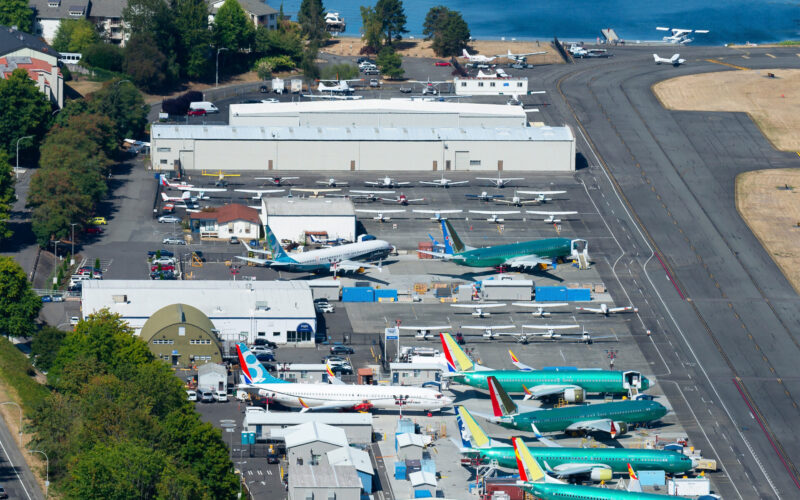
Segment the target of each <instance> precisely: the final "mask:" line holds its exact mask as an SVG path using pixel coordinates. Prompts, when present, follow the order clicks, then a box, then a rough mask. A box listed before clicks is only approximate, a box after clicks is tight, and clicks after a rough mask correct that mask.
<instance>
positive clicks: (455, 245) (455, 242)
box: [442, 219, 466, 253]
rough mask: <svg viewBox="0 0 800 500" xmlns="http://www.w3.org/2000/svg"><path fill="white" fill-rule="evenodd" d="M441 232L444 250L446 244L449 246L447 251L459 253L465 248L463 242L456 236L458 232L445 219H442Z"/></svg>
mask: <svg viewBox="0 0 800 500" xmlns="http://www.w3.org/2000/svg"><path fill="white" fill-rule="evenodd" d="M442 234H443V235H444V244H445V250H447V247H448V246H450V247H451V248H450V251H449V252H447V253H460V252H463V251H464V250H466V246H465V245H464V242H462V241H461V238H459V237H458V233H456V230H455V229H453V226H452V225H451V224H450V221H448V220H447V219H444V220H442Z"/></svg>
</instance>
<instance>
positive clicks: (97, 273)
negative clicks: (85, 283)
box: [92, 269, 103, 280]
mask: <svg viewBox="0 0 800 500" xmlns="http://www.w3.org/2000/svg"><path fill="white" fill-rule="evenodd" d="M92 279H96V280H101V279H103V271H101V270H99V269H92Z"/></svg>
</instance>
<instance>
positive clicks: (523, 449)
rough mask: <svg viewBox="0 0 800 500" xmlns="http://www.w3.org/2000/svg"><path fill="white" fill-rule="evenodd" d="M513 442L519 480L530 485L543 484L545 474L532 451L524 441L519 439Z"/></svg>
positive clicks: (516, 438)
mask: <svg viewBox="0 0 800 500" xmlns="http://www.w3.org/2000/svg"><path fill="white" fill-rule="evenodd" d="M512 442H513V443H514V456H515V457H516V459H517V468H518V469H519V478H520V479H522V480H523V481H525V482H528V483H539V482H542V481H543V480H544V472H543V471H542V468H541V467H539V464H538V463H536V460H535V459H534V458H533V456H532V455H531V451H530V450H529V449H528V447H527V446H525V443H524V442H523V441H522V439H520V438H518V437H515V438H513V439H512Z"/></svg>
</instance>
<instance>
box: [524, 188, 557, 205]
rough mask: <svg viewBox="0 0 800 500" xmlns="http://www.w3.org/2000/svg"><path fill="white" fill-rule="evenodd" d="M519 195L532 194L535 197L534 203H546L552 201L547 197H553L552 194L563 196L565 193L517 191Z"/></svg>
mask: <svg viewBox="0 0 800 500" xmlns="http://www.w3.org/2000/svg"><path fill="white" fill-rule="evenodd" d="M517 193H519V194H532V195H534V196H536V201H538V202H539V203H546V202H548V201H553V198H548V196H553V195H554V194H564V193H566V191H522V190H519V191H517Z"/></svg>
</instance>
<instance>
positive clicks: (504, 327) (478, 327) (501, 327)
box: [461, 325, 516, 335]
mask: <svg viewBox="0 0 800 500" xmlns="http://www.w3.org/2000/svg"><path fill="white" fill-rule="evenodd" d="M461 328H462V329H463V330H491V331H494V330H510V329H511V328H516V325H491V326H486V325H461ZM497 335H516V334H514V333H498V334H497Z"/></svg>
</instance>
